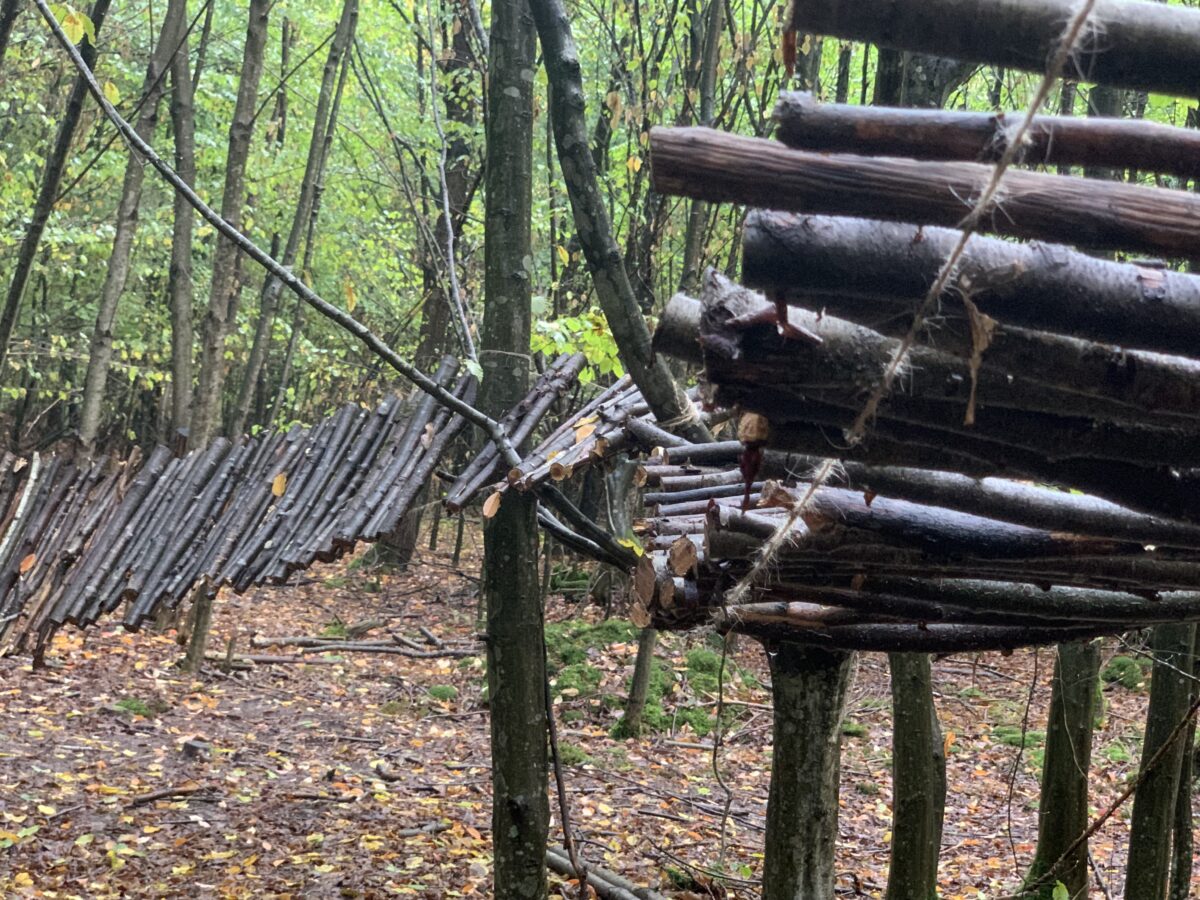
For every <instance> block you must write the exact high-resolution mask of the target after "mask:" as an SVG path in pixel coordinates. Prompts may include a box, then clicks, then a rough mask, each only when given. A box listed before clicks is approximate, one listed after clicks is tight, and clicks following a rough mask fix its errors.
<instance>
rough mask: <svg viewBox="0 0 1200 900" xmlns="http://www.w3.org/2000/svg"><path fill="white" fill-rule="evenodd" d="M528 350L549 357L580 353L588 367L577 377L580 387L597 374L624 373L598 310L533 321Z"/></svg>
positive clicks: (613, 375) (615, 375)
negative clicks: (529, 348)
mask: <svg viewBox="0 0 1200 900" xmlns="http://www.w3.org/2000/svg"><path fill="white" fill-rule="evenodd" d="M542 305H543V306H544V300H543V301H542ZM534 312H535V314H538V313H539V312H544V309H543V310H541V311H539V310H536V309H535V311H534ZM531 349H532V350H533V352H534V353H544V354H546V355H547V356H549V357H554V356H558V355H560V354H563V353H582V354H583V355H584V356H585V357H587V361H588V368H586V369H584V370H583V372H582V373H581V374H580V376H579V380H580V382H582V383H583V384H588V383H590V382H592V381H594V380H595V379H596V377H597V376H600V375H606V376H611V377H613V378H620V377H621V376H622V375H624V374H625V370H624V368H622V366H621V360H620V357H619V356H618V355H617V342H616V341H615V340H614V339H613V336H612V332H611V331H610V330H609V328H608V321H607V320H606V319H605V318H604V315H603V314H602V313H601V312H600V311H599V310H598V309H592V310H589V311H588V312H587V313H585V314H583V315H579V316H559V317H558V318H557V319H544V318H538V319H537V320H536V321H535V322H534V330H533V339H532V343H531Z"/></svg>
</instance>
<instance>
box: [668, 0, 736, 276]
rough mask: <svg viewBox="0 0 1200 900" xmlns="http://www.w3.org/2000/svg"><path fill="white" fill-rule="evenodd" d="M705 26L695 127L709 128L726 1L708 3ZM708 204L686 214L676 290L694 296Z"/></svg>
mask: <svg viewBox="0 0 1200 900" xmlns="http://www.w3.org/2000/svg"><path fill="white" fill-rule="evenodd" d="M707 18H708V24H707V25H706V26H705V30H704V56H703V58H702V60H701V63H700V115H699V117H698V122H697V124H699V125H705V126H711V125H712V123H713V117H714V116H715V115H716V103H717V97H716V94H717V62H718V61H719V60H720V57H721V31H722V29H723V28H724V26H725V0H709V3H708V17H707ZM707 224H708V204H707V203H705V202H704V201H703V200H693V201H692V203H691V209H690V210H689V211H688V220H687V231H686V232H685V233H684V239H683V277H682V278H681V279H680V286H679V289H680V290H681V291H685V292H695V291H696V289H697V288H698V287H699V284H700V269H701V266H702V265H703V260H704V239H705V237H706V232H707V228H706V225H707Z"/></svg>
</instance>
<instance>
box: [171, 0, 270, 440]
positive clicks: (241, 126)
mask: <svg viewBox="0 0 1200 900" xmlns="http://www.w3.org/2000/svg"><path fill="white" fill-rule="evenodd" d="M270 9H271V0H250V22H249V25H248V26H247V28H246V43H245V48H244V50H243V53H242V74H241V79H240V81H239V82H238V96H237V103H236V105H235V106H234V111H233V121H232V122H231V123H230V126H229V150H228V152H227V154H226V158H225V187H224V192H223V193H222V195H221V216H222V217H223V218H224V219H225V220H226V221H227V222H229V223H230V224H232V225H233V226H234V227H236V228H240V227H241V224H242V205H243V203H244V199H245V193H246V160H247V159H248V158H249V154H250V138H251V137H252V136H253V134H254V113H255V108H256V105H257V102H258V84H259V81H261V80H262V72H263V50H264V48H265V47H266V42H267V18H268V15H269V13H270ZM238 255H239V254H238V249H237V246H236V245H235V244H234V243H233V241H231V240H229V239H227V238H225V237H218V238H217V247H216V251H215V253H214V254H213V264H212V280H211V284H210V287H209V295H208V310H207V312H206V313H205V315H204V334H203V340H202V344H201V350H200V380H199V385H198V386H197V389H196V393H195V395H194V397H193V402H192V419H191V443H192V446H195V447H203V446H205V445H206V444H207V443H208V441H209V440H210V439H211V438H212V437H213V435H214V434H215V433H216V429H217V427H218V424H219V422H220V410H221V393H222V387H223V386H224V383H225V338H226V337H227V335H228V333H229V329H230V327H232V324H233V322H232V313H233V312H234V298H235V296H236V295H237V289H238V288H237V281H238Z"/></svg>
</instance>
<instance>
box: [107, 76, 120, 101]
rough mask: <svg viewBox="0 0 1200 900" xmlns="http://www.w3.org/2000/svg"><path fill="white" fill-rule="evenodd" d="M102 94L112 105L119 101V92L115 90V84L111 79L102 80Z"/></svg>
mask: <svg viewBox="0 0 1200 900" xmlns="http://www.w3.org/2000/svg"><path fill="white" fill-rule="evenodd" d="M104 96H105V97H107V98H108V102H109V103H111V104H112V105H113V106H116V105H117V104H118V103H120V102H121V92H120V91H119V90H117V86H116V85H115V84H113V83H112V82H111V81H106V82H104Z"/></svg>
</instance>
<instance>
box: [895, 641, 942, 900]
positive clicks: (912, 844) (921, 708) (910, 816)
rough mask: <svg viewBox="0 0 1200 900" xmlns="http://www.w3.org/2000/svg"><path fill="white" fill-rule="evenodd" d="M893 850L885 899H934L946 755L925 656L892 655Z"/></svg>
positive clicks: (927, 659)
mask: <svg viewBox="0 0 1200 900" xmlns="http://www.w3.org/2000/svg"><path fill="white" fill-rule="evenodd" d="M888 662H889V663H890V666H891V673H892V853H891V862H890V866H889V868H888V885H887V894H886V897H887V900H933V898H936V897H937V870H938V854H939V852H940V851H941V847H942V815H943V812H944V811H945V807H946V753H945V748H944V746H943V744H942V730H941V728H940V726H939V725H938V718H937V708H936V707H935V706H934V703H933V674H932V671H931V667H930V661H929V657H928V656H925V655H924V654H919V653H892V654H889V656H888Z"/></svg>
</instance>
